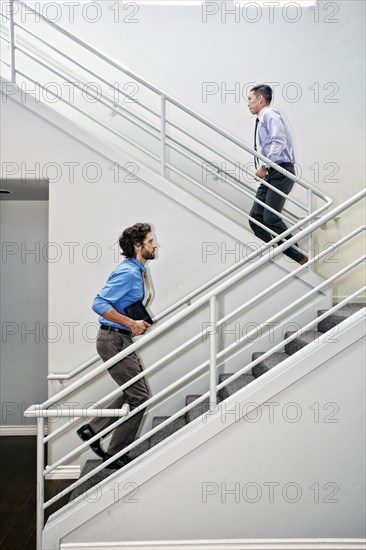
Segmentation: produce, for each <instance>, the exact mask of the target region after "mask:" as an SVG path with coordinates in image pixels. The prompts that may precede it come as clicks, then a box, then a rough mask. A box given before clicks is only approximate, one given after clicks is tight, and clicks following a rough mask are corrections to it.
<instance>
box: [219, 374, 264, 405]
mask: <svg viewBox="0 0 366 550" xmlns="http://www.w3.org/2000/svg"><path fill="white" fill-rule="evenodd" d="M233 374H234V373H228V374H220V376H219V384H221V383H222V382H225V381H226V380H227V379H228V378H230V376H232V375H233ZM253 380H255V377H254V376H253V375H252V374H241V375H240V376H238V378H236V379H235V380H233V381H232V382H230V383H229V384H228V385H227V386H225V387H224V388H221V390H220V392H219V394H220V400H221V401H223V400H224V399H227V398H228V397H230V395H233V393H236V392H237V391H239V390H241V389H242V388H244V386H246V385H247V384H250V382H253Z"/></svg>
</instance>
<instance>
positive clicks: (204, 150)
mask: <svg viewBox="0 0 366 550" xmlns="http://www.w3.org/2000/svg"><path fill="white" fill-rule="evenodd" d="M8 5H9V10H8V12H7V13H3V18H5V19H6V20H7V22H8V26H9V31H8V33H7V36H5V34H6V33H3V34H2V36H1V38H2V40H4V41H5V42H6V43H7V44H8V45H9V62H7V61H6V60H5V59H3V58H1V59H0V61H1V62H2V63H4V64H5V65H6V66H8V67H9V68H10V79H11V81H12V82H13V83H14V84H17V82H18V80H19V78H18V77H23V78H25V79H27V80H28V81H30V82H32V83H33V84H34V85H36V86H38V87H40V88H42V89H45V86H44V85H43V84H41V82H40V81H37V80H35V79H34V78H32V76H31V75H30V74H29V71H30V69H29V68H28V65H29V63H27V62H25V59H26V60H27V61H31V62H32V63H34V64H36V65H37V67H39V68H41V69H42V70H43V69H45V70H46V71H48V74H49V73H51V74H52V75H54V76H56V77H58V78H60V79H62V81H63V82H64V83H67V84H68V85H70V86H73V87H74V89H75V90H78V91H80V90H81V89H83V86H85V85H86V84H87V83H85V82H84V83H83V82H81V81H80V79H79V80H77V79H75V74H74V72H73V71H75V69H77V70H78V71H79V72H80V71H83V73H88V74H89V75H91V76H93V78H95V79H97V81H98V82H101V83H102V84H103V85H105V86H107V87H108V89H109V90H113V93H114V96H117V97H118V98H119V97H120V96H122V98H123V99H125V98H126V97H129V96H128V94H126V92H124V91H123V90H121V88H120V86H116V83H114V82H113V81H112V80H111V79H108V78H106V77H104V76H103V75H102V74H101V70H100V71H99V72H97V71H95V70H92V69H90V68H89V67H88V66H86V65H83V64H81V63H79V62H78V61H77V56H75V55H74V56H72V55H68V54H67V53H65V51H63V49H61V48H60V47H58V44H56V45H54V44H52V43H51V42H50V40H49V39H44V38H42V36H41V32H40V29H39V28H37V31H38V32H37V33H36V32H33V31H32V30H31V28H28V27H27V26H26V25H25V24H23V23H22V22H19V21H17V17H16V16H17V14H18V12H19V13H21V10H22V9H26V10H27V14H29V13H33V14H34V15H35V16H37V18H38V21H39V22H41V21H42V22H43V23H44V24H45V25H46V28H47V29H52V31H55V32H56V33H58V34H59V35H60V36H61V37H64V38H65V39H67V40H68V41H70V44H71V45H72V47H76V46H77V47H81V48H82V51H84V52H88V53H90V54H92V55H93V56H95V58H97V59H98V60H100V61H102V62H103V63H104V64H105V65H106V66H107V67H109V68H110V69H111V70H117V71H118V73H119V74H120V75H125V76H127V77H128V78H131V79H132V80H133V82H136V83H138V85H139V86H141V87H142V89H143V90H145V91H146V92H149V93H152V94H153V96H154V97H156V98H157V99H158V109H156V107H155V108H152V107H151V106H150V105H147V104H145V103H144V102H143V101H142V100H140V99H139V100H138V101H137V100H133V99H132V98H129V99H130V101H129V105H131V107H130V108H128V107H126V104H125V103H123V102H120V101H119V100H118V101H116V97H113V98H112V97H111V96H110V95H108V94H107V93H106V92H104V93H103V92H101V94H100V96H99V98H98V99H99V101H98V104H99V105H100V106H104V107H105V108H107V109H108V111H109V112H111V113H113V114H114V115H118V116H119V117H122V118H124V120H127V121H128V122H129V123H131V124H132V125H134V126H135V127H136V128H138V129H140V130H143V134H144V135H145V136H150V137H151V138H153V140H155V141H156V142H157V143H158V149H157V150H158V151H159V154H158V155H157V154H155V152H154V151H155V149H156V148H154V147H152V148H150V149H148V148H147V147H146V143H144V144H143V145H141V144H139V143H138V142H137V141H136V140H135V141H134V140H132V139H130V138H129V137H127V135H126V134H121V133H120V132H119V131H118V130H116V129H115V128H114V127H113V125H112V124H109V125H107V124H105V122H104V121H105V119H106V117H105V116H103V117H102V118H99V119H98V118H97V117H95V116H93V114H91V113H90V112H88V111H86V110H85V109H81V108H80V107H78V106H77V105H76V103H75V102H72V103H70V102H69V101H67V100H65V99H64V98H63V97H62V96H60V95H58V94H56V93H55V92H54V91H52V90H51V89H47V94H50V95H53V96H54V97H55V98H57V99H58V100H59V101H60V102H62V103H64V104H67V105H68V107H70V108H72V109H74V111H77V112H78V113H79V114H80V115H81V116H83V117H86V118H87V119H88V120H89V121H91V122H93V123H95V124H97V125H98V126H99V127H100V128H102V129H103V130H106V131H107V132H110V133H111V134H112V135H113V136H116V137H118V138H120V139H122V140H124V141H125V142H126V143H127V144H129V145H131V146H132V147H134V148H135V149H136V150H138V151H139V152H141V153H143V154H144V155H146V156H147V157H149V158H150V159H153V160H154V161H156V162H157V163H158V169H159V171H160V174H161V175H162V176H164V177H167V178H168V179H171V178H172V176H173V174H175V175H177V176H179V178H181V179H183V180H184V181H185V182H187V183H190V184H192V185H193V186H194V188H195V189H200V190H203V191H204V193H205V194H207V195H209V196H212V197H214V198H215V199H217V200H218V201H219V203H220V205H221V206H222V205H225V206H226V207H227V208H228V209H230V210H231V211H232V212H236V213H237V214H239V215H240V216H243V218H242V219H247V220H250V221H252V222H254V223H256V224H257V225H259V226H260V227H262V228H263V229H266V230H267V231H268V228H267V227H266V226H264V225H263V224H261V223H260V222H258V221H257V220H254V219H253V218H251V217H250V215H249V214H248V213H247V212H246V211H245V210H243V208H240V207H239V206H238V204H237V203H234V202H233V201H230V200H228V199H227V198H226V195H227V193H226V191H225V189H226V187H225V186H223V187H224V191H223V192H222V193H221V194H220V193H218V191H217V190H216V191H213V190H212V189H211V188H210V186H209V185H204V183H203V182H202V181H199V177H197V174H195V173H194V170H193V167H192V166H191V165H190V166H191V168H190V169H188V167H186V166H185V165H184V166H182V165H181V164H182V162H181V161H179V162H177V163H176V165H174V164H173V163H172V161H171V162H170V163H169V161H168V159H169V154H168V153H169V152H170V153H171V152H174V153H178V154H179V159H186V160H189V161H190V162H191V163H193V164H194V165H196V166H198V167H200V168H201V171H202V168H203V166H205V167H207V168H208V171H209V172H210V173H212V175H215V176H216V177H217V176H218V175H219V176H220V178H221V179H222V178H224V182H225V184H226V186H229V187H231V188H233V189H234V190H235V192H238V193H240V194H241V195H243V196H244V197H246V198H247V199H250V200H251V201H256V202H257V203H259V204H261V205H262V206H263V207H264V208H266V209H268V210H270V211H272V212H274V213H276V214H277V215H279V216H280V217H281V218H282V219H283V220H284V221H285V222H287V224H289V227H290V229H289V231H288V232H287V234H288V233H290V232H294V231H296V230H297V229H298V228H299V227H304V226H306V224H307V223H308V222H310V221H311V220H312V219H314V217H317V216H319V215H320V214H321V213H322V212H323V211H324V210H325V209H326V208H327V207H328V206H329V205H330V204H331V202H332V201H331V199H330V198H329V197H328V196H327V195H325V194H324V193H323V192H322V191H320V190H319V189H317V188H316V187H314V186H313V185H311V184H310V183H309V182H307V181H305V180H304V179H303V178H302V177H299V176H296V175H293V174H292V173H291V172H288V171H287V170H285V169H284V168H282V167H280V166H278V165H277V164H276V163H274V162H272V161H270V160H269V159H267V158H266V157H264V156H263V155H261V154H260V153H258V152H256V151H254V149H252V148H251V147H249V146H248V145H246V144H245V143H244V142H242V141H240V140H238V139H237V138H236V137H234V136H233V135H231V134H229V133H228V132H227V131H225V130H224V129H222V128H220V127H219V126H217V125H216V124H213V123H212V122H210V121H209V120H207V119H206V118H204V117H202V116H201V115H199V114H198V113H197V112H195V111H193V110H192V109H190V108H189V107H187V106H186V105H184V104H183V103H181V102H179V101H177V100H176V99H175V98H173V97H171V96H170V95H169V94H166V93H165V92H164V91H163V90H160V89H159V88H158V87H156V86H154V85H153V84H151V83H150V82H148V81H147V80H145V79H144V78H142V77H140V76H139V75H137V74H136V73H134V72H132V71H130V70H128V69H127V68H125V67H124V66H123V65H121V64H120V63H117V62H115V61H114V60H113V59H111V58H110V57H109V56H106V55H105V54H103V53H102V52H100V51H99V50H97V49H96V48H94V47H93V46H91V45H90V44H88V43H87V42H85V41H83V40H81V39H80V38H78V37H76V36H74V35H73V34H71V33H70V32H69V31H67V30H66V29H64V28H63V27H61V26H60V25H58V24H56V23H54V22H53V21H51V20H49V19H47V18H46V17H45V16H44V15H43V14H42V13H40V12H39V11H37V10H36V9H34V8H33V7H31V6H29V5H28V4H27V3H26V2H23V1H21V0H8ZM19 33H22V35H21V36H18V34H19ZM24 36H27V37H28V41H27V40H26V39H25V38H24ZM37 45H38V46H37ZM39 46H41V48H42V50H41V51H39ZM47 52H48V53H47ZM51 54H52V55H57V56H61V57H62V59H63V60H65V62H66V63H67V69H60V66H59V65H60V64H59V63H56V67H55V62H54V60H53V59H52V55H51ZM23 84H24V83H23ZM93 105H94V104H93ZM168 107H169V108H174V109H176V110H177V112H178V119H179V118H182V116H187V117H188V121H189V126H190V130H187V129H185V128H184V127H183V125H182V124H180V123H177V122H176V121H174V120H172V119H171V118H170V117H169V116H168V112H169V109H168ZM134 108H135V111H134V110H133V109H134ZM136 111H142V112H143V113H145V116H141V113H139V112H136ZM148 116H149V117H150V119H148ZM197 123H198V127H199V131H198V134H199V135H194V133H193V131H192V128H193V127H195V125H197ZM174 131H175V132H177V133H178V134H179V136H180V137H179V138H178V137H175V136H174V135H173V132H174ZM207 132H212V136H211V138H212V139H214V141H215V142H216V143H217V141H218V138H219V142H220V149H218V147H217V146H215V145H213V144H211V143H209V140H208V139H207ZM222 138H224V140H225V145H223V143H222ZM187 140H188V142H187ZM229 146H230V148H233V147H234V148H235V153H234V154H233V151H231V153H230V154H229V153H224V152H223V147H226V149H228V148H229ZM245 154H246V155H250V158H251V159H252V158H254V157H257V158H258V159H260V160H262V161H263V162H265V163H266V164H267V165H269V166H271V167H274V168H276V170H278V171H279V172H281V173H282V174H284V175H286V176H288V177H289V178H290V179H291V180H293V181H294V182H296V183H297V184H298V186H299V187H301V188H302V189H303V190H304V193H305V198H304V200H303V201H301V200H298V199H296V198H295V197H293V196H286V195H284V194H283V193H282V192H281V191H279V190H278V189H276V188H274V187H273V186H272V185H271V184H269V183H267V182H265V181H264V180H261V179H260V178H258V177H256V176H255V174H254V171H253V170H252V169H250V168H248V167H247V166H246V165H243V166H242V167H241V171H243V173H245V175H246V176H247V177H248V178H249V181H250V182H252V183H251V184H249V183H248V181H246V180H243V178H241V177H240V176H239V177H237V174H236V173H235V175H234V174H233V170H232V169H230V168H227V169H226V168H223V167H222V165H223V164H224V163H225V166H226V163H228V165H229V166H230V167H234V168H235V167H237V165H238V161H237V159H238V158H243V157H244V155H245ZM234 171H235V172H236V170H234ZM256 181H257V182H258V181H259V182H261V183H263V184H264V185H266V186H267V187H269V188H270V189H272V190H274V191H275V192H276V193H278V194H280V195H283V196H285V197H286V199H287V202H288V203H289V204H291V205H292V211H291V210H288V209H286V208H285V209H284V210H283V213H281V214H278V212H276V211H274V210H273V209H272V208H270V207H268V206H267V205H265V204H264V203H262V202H261V201H259V200H258V199H256V198H255V187H256V183H255V182H256ZM314 197H317V198H318V199H320V200H321V201H322V202H323V203H324V204H323V205H322V206H321V207H320V208H318V209H315V210H314V209H313V202H314ZM294 207H295V209H297V210H298V211H301V215H298V214H297V213H296V212H294V211H293V208H294ZM294 220H295V222H297V223H295V224H294ZM273 235H274V236H276V235H275V234H274V233H273ZM284 235H285V234H283V236H284ZM295 243H296V241H294V245H295ZM312 249H313V242H312V234H311V233H309V234H308V237H307V254H308V256H309V257H311V254H312Z"/></svg>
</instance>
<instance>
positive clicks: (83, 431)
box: [76, 424, 105, 459]
mask: <svg viewBox="0 0 366 550" xmlns="http://www.w3.org/2000/svg"><path fill="white" fill-rule="evenodd" d="M76 433H77V434H78V436H79V437H80V439H82V440H83V441H89V439H91V438H92V437H94V436H95V435H96V434H95V433H94V432H93V430H92V429H91V427H90V426H89V424H84V426H81V428H79V429H78V430H76ZM90 448H91V449H92V450H93V451H94V452H95V454H97V455H98V456H100V458H103V459H104V456H105V452H104V451H103V449H102V448H101V446H100V439H97V440H96V441H94V443H91V444H90Z"/></svg>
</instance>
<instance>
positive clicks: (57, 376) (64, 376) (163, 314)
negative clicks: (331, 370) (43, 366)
mask: <svg viewBox="0 0 366 550" xmlns="http://www.w3.org/2000/svg"><path fill="white" fill-rule="evenodd" d="M326 208H327V205H323V206H322V207H321V208H319V209H318V210H317V211H314V215H315V214H319V212H322V211H324V210H325V209H326ZM312 217H313V216H311V217H309V216H307V217H306V218H304V220H302V222H298V223H297V224H295V226H293V227H292V228H289V229H288V230H287V231H285V232H284V233H282V234H281V235H278V236H277V237H276V238H275V239H272V240H271V241H270V242H269V243H266V244H265V245H263V246H262V247H260V248H259V249H257V250H255V251H254V252H252V253H251V254H249V255H248V256H246V257H245V258H243V259H242V260H240V261H239V262H237V263H235V264H234V265H232V266H230V267H228V268H227V269H226V270H225V271H223V272H221V273H220V274H219V275H216V276H215V277H213V278H212V279H211V280H210V281H207V282H206V283H204V284H203V285H201V286H200V287H198V288H196V289H195V290H193V291H192V292H190V293H189V294H188V295H186V296H185V297H183V298H181V299H180V300H178V301H177V302H175V303H174V304H173V305H171V306H169V307H168V308H166V309H165V310H164V311H162V312H161V313H159V314H158V315H156V316H155V317H154V318H153V321H154V323H156V322H157V321H161V320H162V319H164V318H165V317H167V316H168V315H170V313H172V312H173V311H176V310H177V309H179V308H180V307H181V306H183V305H187V307H190V306H191V305H192V304H191V301H192V300H193V299H194V298H196V297H197V296H198V295H199V294H202V293H203V292H204V291H205V290H207V289H208V288H210V287H212V286H214V285H215V284H216V283H218V282H219V281H222V280H223V279H225V278H226V277H227V276H228V275H230V274H231V273H233V272H234V271H236V270H238V269H239V268H240V267H242V266H243V265H244V264H246V263H249V262H251V261H252V260H254V259H255V258H258V257H259V256H261V255H263V254H264V253H265V252H266V251H268V250H271V249H272V247H273V245H274V244H277V243H278V242H279V241H280V240H282V239H283V238H284V237H285V236H286V235H288V234H289V233H290V232H292V231H293V229H294V228H295V229H296V228H298V227H300V226H301V225H303V223H304V221H305V220H306V221H309V220H310V219H311V218H312ZM319 220H323V218H322V217H319V216H317V221H318V222H319ZM323 223H326V222H323ZM307 233H308V232H306V233H304V232H303V231H302V232H300V233H298V234H297V235H296V236H295V237H292V240H291V239H289V240H287V241H286V243H283V244H284V245H285V244H287V243H290V242H293V243H295V242H296V240H297V239H302V238H303V237H304V236H306V235H307ZM280 246H282V245H280ZM285 248H287V247H286V246H284V248H283V249H285ZM279 249H280V247H277V248H276V250H275V252H273V255H272V257H275V256H277V255H278V254H279V252H278V250H279ZM283 249H282V248H281V249H280V250H283ZM308 263H310V265H312V264H313V263H314V262H308ZM257 264H258V262H256V265H257ZM307 266H308V264H306V265H305V266H304V268H307ZM302 267H303V266H302ZM296 272H297V271H296ZM153 330H154V329H153ZM155 330H156V329H155ZM145 337H146V336H143V337H142V338H145ZM140 340H141V338H140V339H139V341H140ZM98 361H100V357H99V355H95V356H94V357H92V358H91V359H89V360H88V361H87V362H86V363H83V364H82V365H80V366H79V367H77V368H76V369H74V370H73V371H71V372H69V373H67V374H63V373H50V374H49V375H48V380H62V381H63V380H65V381H66V380H71V379H72V378H74V377H75V376H77V375H78V374H80V373H81V372H83V371H84V370H86V369H87V368H89V367H90V366H91V365H92V364H95V363H96V362H98Z"/></svg>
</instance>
